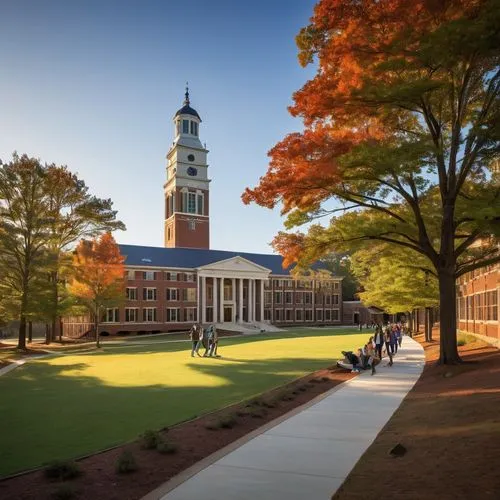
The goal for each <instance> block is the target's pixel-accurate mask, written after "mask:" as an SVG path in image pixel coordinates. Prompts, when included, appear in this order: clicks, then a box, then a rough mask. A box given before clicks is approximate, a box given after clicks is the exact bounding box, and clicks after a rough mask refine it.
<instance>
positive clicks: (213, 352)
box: [208, 325, 219, 356]
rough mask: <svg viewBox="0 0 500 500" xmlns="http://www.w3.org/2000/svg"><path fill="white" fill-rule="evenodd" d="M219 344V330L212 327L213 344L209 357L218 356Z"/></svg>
mask: <svg viewBox="0 0 500 500" xmlns="http://www.w3.org/2000/svg"><path fill="white" fill-rule="evenodd" d="M218 344H219V335H218V333H217V328H216V327H215V325H212V343H211V344H210V352H209V354H208V355H209V356H217V346H218Z"/></svg>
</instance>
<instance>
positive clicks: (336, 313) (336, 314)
mask: <svg viewBox="0 0 500 500" xmlns="http://www.w3.org/2000/svg"><path fill="white" fill-rule="evenodd" d="M332 319H333V321H338V320H339V310H338V309H333V311H332Z"/></svg>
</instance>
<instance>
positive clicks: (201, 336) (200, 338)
mask: <svg viewBox="0 0 500 500" xmlns="http://www.w3.org/2000/svg"><path fill="white" fill-rule="evenodd" d="M204 339H205V329H204V328H203V325H201V324H198V343H197V344H196V349H195V352H196V354H198V356H200V358H201V354H200V352H199V351H200V347H201V346H202V345H204V344H205V342H204Z"/></svg>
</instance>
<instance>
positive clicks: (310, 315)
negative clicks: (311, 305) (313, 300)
mask: <svg viewBox="0 0 500 500" xmlns="http://www.w3.org/2000/svg"><path fill="white" fill-rule="evenodd" d="M304 314H305V318H306V321H312V320H313V312H312V309H306V310H305V311H304Z"/></svg>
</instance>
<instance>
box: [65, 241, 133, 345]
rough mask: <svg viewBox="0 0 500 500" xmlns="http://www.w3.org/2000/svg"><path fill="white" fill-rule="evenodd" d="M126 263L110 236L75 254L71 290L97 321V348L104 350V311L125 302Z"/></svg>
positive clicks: (86, 244)
mask: <svg viewBox="0 0 500 500" xmlns="http://www.w3.org/2000/svg"><path fill="white" fill-rule="evenodd" d="M124 260H125V258H124V257H123V255H121V253H120V249H119V248H118V245H117V244H116V241H115V240H114V238H113V236H111V234H110V233H104V234H103V235H102V236H101V237H99V238H95V239H93V240H90V241H89V240H82V241H80V243H79V244H78V246H77V247H76V250H75V253H74V258H73V265H74V278H73V281H72V282H71V284H70V287H69V288H70V292H71V293H72V294H73V295H74V296H75V297H76V298H77V299H78V300H79V301H80V302H81V303H82V304H83V305H84V306H85V307H86V308H87V309H88V310H89V312H90V314H91V316H92V317H93V319H94V328H95V334H96V345H97V347H100V343H99V323H100V315H101V313H102V310H103V308H105V307H111V306H115V305H117V304H119V303H120V302H122V301H123V300H124V296H125V288H124V286H125V282H124V274H125V267H124V265H123V262H124Z"/></svg>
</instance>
